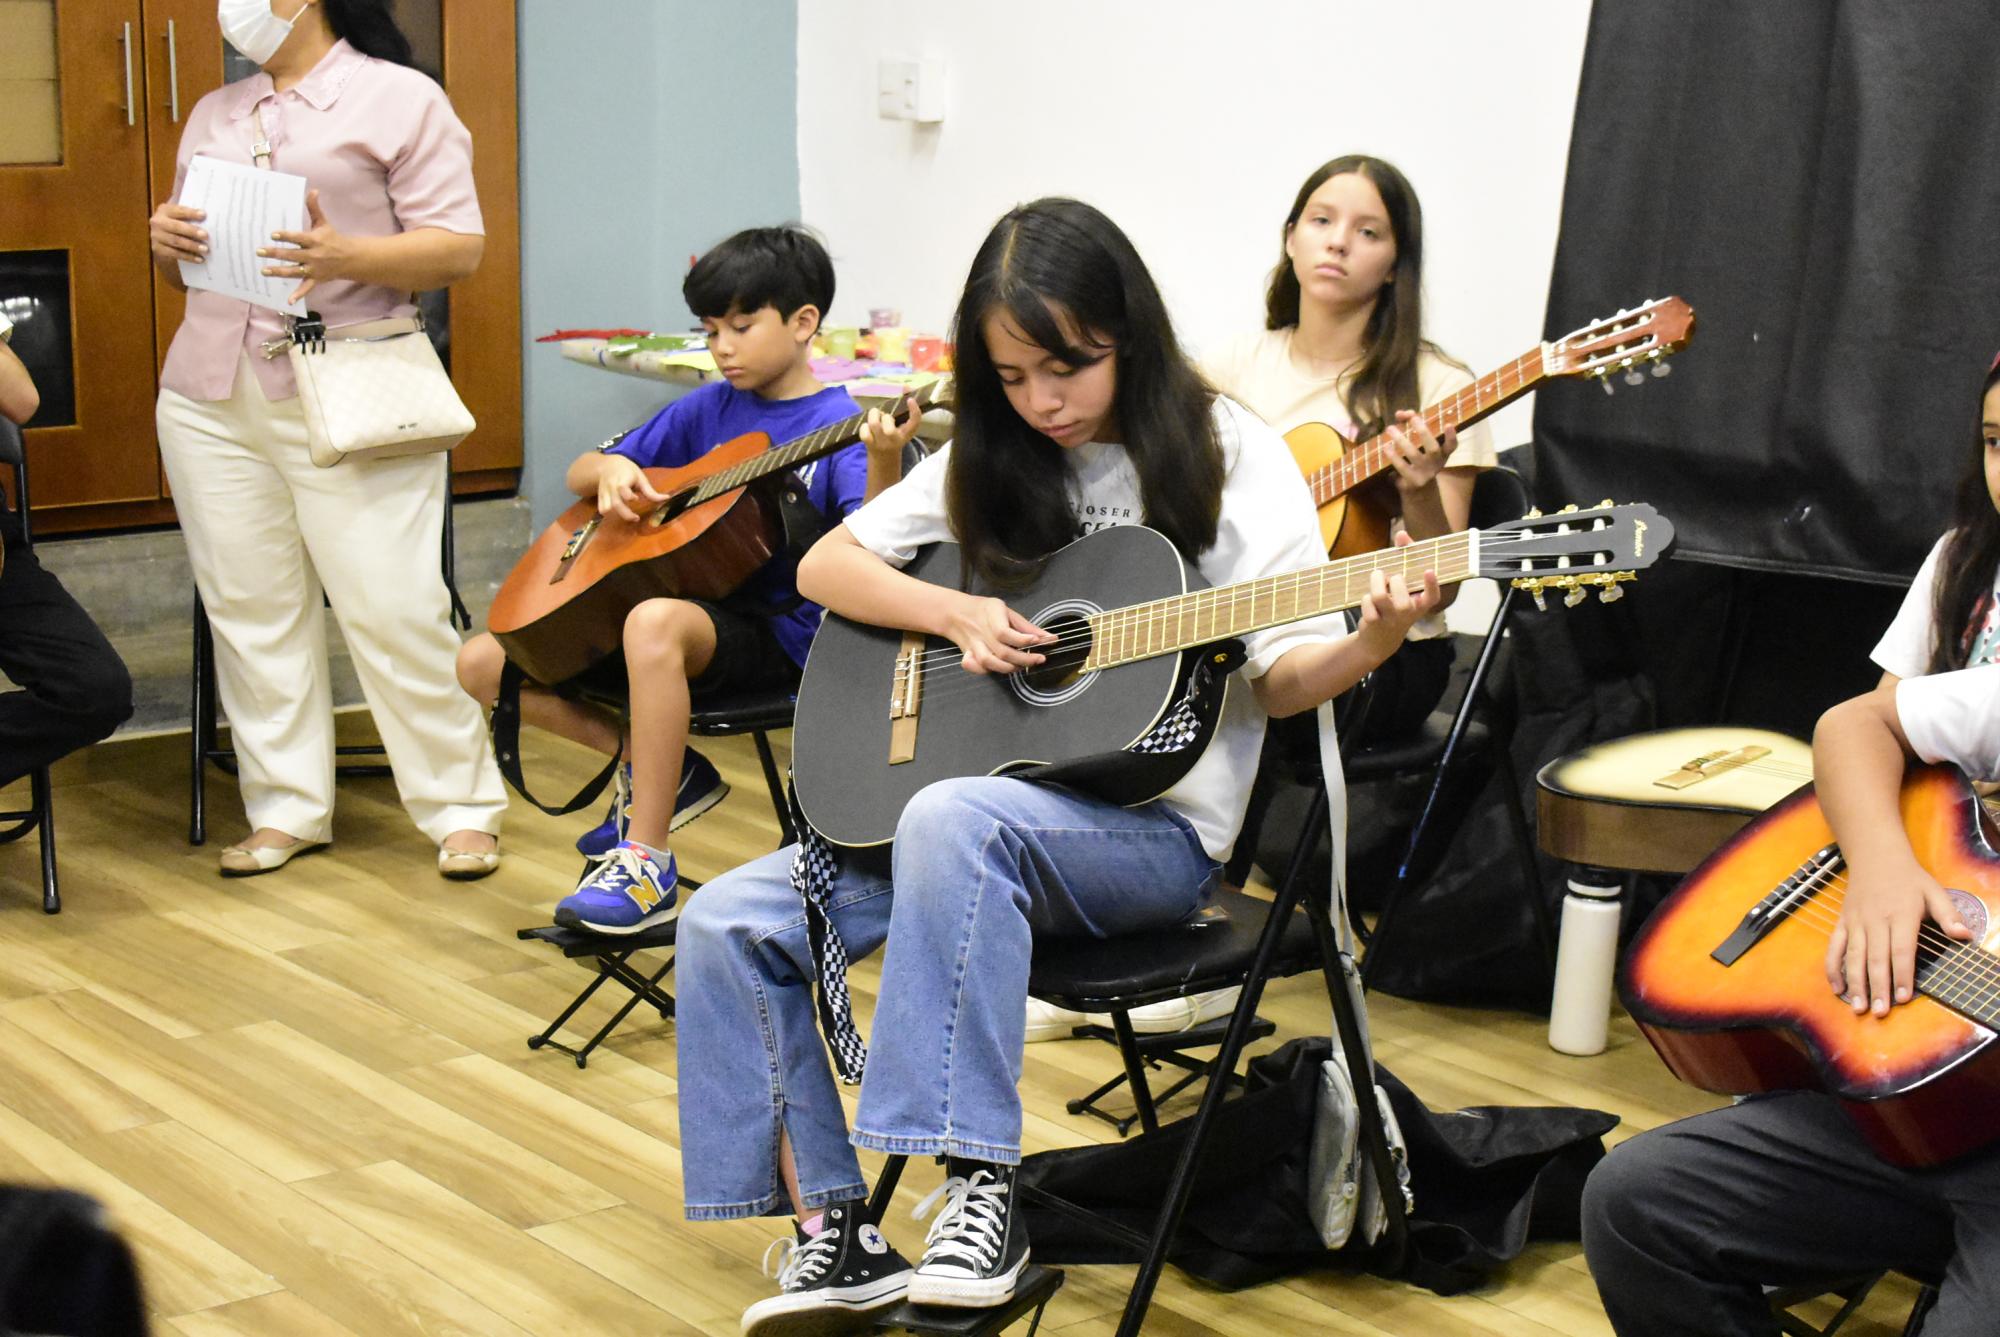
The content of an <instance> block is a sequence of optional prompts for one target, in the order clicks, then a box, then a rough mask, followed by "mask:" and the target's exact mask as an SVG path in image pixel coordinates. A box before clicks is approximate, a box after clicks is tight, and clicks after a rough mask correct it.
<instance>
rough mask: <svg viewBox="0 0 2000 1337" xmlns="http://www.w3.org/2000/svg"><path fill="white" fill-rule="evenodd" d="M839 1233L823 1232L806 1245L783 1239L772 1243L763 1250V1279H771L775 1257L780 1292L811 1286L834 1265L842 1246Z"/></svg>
mask: <svg viewBox="0 0 2000 1337" xmlns="http://www.w3.org/2000/svg"><path fill="white" fill-rule="evenodd" d="M838 1233H839V1232H837V1231H832V1230H822V1231H821V1232H820V1233H819V1234H817V1235H814V1236H813V1237H812V1238H811V1239H809V1240H807V1241H806V1242H805V1243H804V1244H801V1243H799V1242H798V1241H797V1240H795V1239H785V1238H783V1237H780V1238H778V1239H774V1240H772V1241H771V1244H770V1247H769V1248H767V1249H765V1250H764V1264H763V1266H764V1275H765V1276H767V1277H768V1276H770V1275H771V1255H772V1254H773V1253H776V1254H778V1274H777V1275H778V1289H779V1290H781V1291H786V1292H790V1291H795V1290H803V1289H804V1288H805V1287H807V1286H810V1285H812V1284H813V1283H814V1282H815V1281H818V1280H819V1279H820V1277H821V1276H822V1275H824V1274H825V1272H826V1270H827V1268H829V1267H831V1266H832V1265H833V1256H834V1254H836V1253H838V1252H839V1246H840V1241H839V1239H838V1238H837V1236H838ZM781 1250H782V1252H780V1251H781Z"/></svg>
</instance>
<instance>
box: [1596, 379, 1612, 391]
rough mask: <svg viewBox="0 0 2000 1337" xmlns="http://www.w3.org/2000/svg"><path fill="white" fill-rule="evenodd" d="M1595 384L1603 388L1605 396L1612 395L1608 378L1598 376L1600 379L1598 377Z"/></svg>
mask: <svg viewBox="0 0 2000 1337" xmlns="http://www.w3.org/2000/svg"><path fill="white" fill-rule="evenodd" d="M1597 383H1598V384H1599V385H1601V386H1603V387H1604V393H1605V394H1607V395H1608V394H1611V393H1612V389H1611V378H1610V377H1608V376H1600V377H1598V378H1597Z"/></svg>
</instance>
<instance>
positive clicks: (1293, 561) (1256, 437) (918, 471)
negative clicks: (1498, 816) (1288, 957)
mask: <svg viewBox="0 0 2000 1337" xmlns="http://www.w3.org/2000/svg"><path fill="white" fill-rule="evenodd" d="M1214 414H1215V425H1216V435H1217V438H1218V440H1219V441H1220V443H1221V445H1222V451H1223V459H1224V465H1225V468H1226V473H1225V475H1224V478H1223V486H1222V514H1221V520H1220V523H1219V525H1218V527H1217V532H1216V540H1215V545H1214V546H1213V547H1211V548H1210V549H1209V550H1208V551H1207V552H1204V553H1202V554H1201V555H1200V556H1199V557H1198V558H1197V559H1196V561H1195V563H1194V566H1195V569H1196V570H1198V571H1199V572H1200V573H1201V576H1202V578H1203V579H1204V580H1206V581H1208V582H1209V584H1211V585H1228V584H1233V583H1235V582H1237V581H1241V580H1253V579H1256V578H1258V577H1260V576H1271V575H1278V574H1281V573H1284V572H1287V571H1299V570H1304V569H1306V568H1308V567H1312V566H1317V565H1320V564H1322V563H1324V562H1325V561H1326V552H1325V549H1324V548H1323V547H1322V546H1321V543H1320V537H1319V523H1318V518H1317V513H1316V511H1315V509H1314V507H1313V501H1312V494H1311V493H1310V492H1309V491H1308V490H1307V489H1306V484H1305V479H1304V477H1303V475H1301V474H1300V473H1299V470H1298V466H1297V465H1296V464H1295V463H1294V462H1293V460H1292V456H1291V453H1290V452H1289V451H1288V450H1287V449H1286V448H1285V443H1284V442H1283V441H1282V440H1281V439H1280V438H1279V437H1278V435H1277V433H1275V432H1273V431H1272V430H1271V429H1270V428H1269V427H1267V426H1266V425H1265V424H1264V423H1262V422H1260V421H1258V419H1257V418H1256V416H1255V415H1254V414H1252V413H1250V412H1249V411H1248V410H1246V409H1244V408H1243V407H1242V406H1241V405H1239V404H1236V403H1234V402H1233V401H1231V400H1229V399H1226V398H1220V397H1218V398H1217V399H1216V401H1215V408H1214ZM951 450H952V447H951V446H950V445H949V444H947V445H946V446H944V447H943V448H942V449H940V450H939V451H937V452H936V453H935V454H933V455H932V456H931V457H930V458H929V459H927V460H925V461H924V462H923V463H922V464H920V465H918V466H917V467H916V468H915V469H913V470H911V471H910V473H909V474H908V476H906V477H905V478H904V479H903V481H902V482H900V483H898V484H896V485H895V486H894V487H892V488H889V489H888V490H886V491H884V492H883V493H882V494H881V495H879V496H877V497H876V498H875V499H874V500H873V501H871V502H869V503H868V504H867V505H865V506H863V507H862V508H861V509H860V510H858V511H855V512H854V513H853V514H852V515H850V516H848V517H847V520H846V522H845V523H846V525H847V528H848V531H849V532H850V533H851V534H852V535H853V536H854V538H855V539H856V541H858V542H859V543H860V544H861V546H862V547H864V548H867V549H868V550H869V551H870V552H872V553H874V554H875V555H876V556H878V557H880V558H882V559H883V560H884V561H886V562H889V563H891V564H892V565H895V566H902V565H905V564H906V563H908V562H909V561H911V560H912V559H913V558H914V557H915V556H916V555H917V550H918V549H920V548H922V547H925V546H926V545H928V544H932V543H938V542H943V541H947V540H951V539H953V538H954V535H953V533H952V530H951V524H950V520H949V517H948V515H947V512H946V506H945V486H944V484H945V471H946V469H947V467H948V466H949V464H950V458H951ZM1063 463H1064V464H1065V465H1067V466H1068V468H1069V470H1070V475H1069V500H1070V509H1071V512H1072V513H1073V514H1074V515H1075V517H1076V520H1077V525H1078V528H1079V529H1080V530H1083V531H1089V530H1094V529H1103V528H1107V527H1110V526H1114V525H1135V524H1141V523H1144V505H1143V503H1142V502H1141V500H1140V496H1139V478H1138V473H1137V471H1136V470H1135V469H1134V468H1133V467H1132V462H1131V459H1130V458H1129V457H1128V456H1127V455H1126V453H1125V449H1124V447H1123V446H1119V445H1114V444H1111V443H1108V442H1090V443H1088V444H1085V445H1079V446H1075V447H1072V448H1070V449H1068V450H1067V451H1065V452H1064V454H1063ZM1346 632H1347V624H1346V621H1345V619H1344V618H1342V617H1341V616H1340V615H1339V614H1329V615H1326V616H1323V617H1318V618H1311V619H1308V620H1305V621H1302V622H1294V623H1290V624H1288V625H1285V626H1281V627H1274V628H1271V629H1270V630H1268V631H1261V632H1256V633H1253V634H1251V635H1249V636H1246V637H1244V638H1243V640H1244V648H1245V651H1246V653H1247V655H1248V658H1247V660H1246V662H1245V664H1244V666H1243V668H1242V670H1241V672H1242V674H1243V676H1244V677H1246V678H1258V677H1262V676H1263V675H1264V674H1265V673H1267V672H1269V671H1270V669H1271V666H1272V665H1273V664H1275V663H1277V661H1278V660H1279V659H1280V658H1281V657H1282V656H1283V655H1284V654H1285V653H1286V652H1287V651H1289V650H1291V649H1293V648H1294V647H1296V646H1300V645H1307V644H1313V643H1318V642H1325V641H1331V640H1338V639H1339V638H1340V637H1341V636H1344V635H1345V634H1346ZM1265 720H1266V716H1265V715H1264V712H1263V710H1262V709H1261V708H1260V707H1259V706H1258V705H1257V701H1256V697H1255V696H1254V695H1253V694H1252V693H1251V692H1249V691H1248V690H1245V688H1244V684H1242V683H1232V684H1231V685H1230V688H1229V691H1228V694H1227V696H1226V698H1225V704H1224V706H1223V712H1222V718H1221V719H1220V720H1219V721H1218V723H1217V726H1216V731H1215V736H1214V738H1213V739H1211V740H1210V742H1209V745H1208V749H1207V750H1206V751H1205V752H1204V753H1203V754H1202V757H1201V760H1200V761H1198V762H1196V763H1195V765H1194V768H1193V769H1192V770H1190V771H1189V772H1188V773H1187V775H1186V776H1184V777H1183V778H1182V779H1181V781H1180V783H1179V784H1177V785H1175V786H1174V787H1173V788H1172V789H1170V790H1168V791H1167V792H1166V793H1165V794H1163V795H1162V796H1161V801H1163V802H1165V803H1166V804H1167V805H1168V806H1170V807H1172V808H1173V809H1174V810H1175V811H1176V812H1178V813H1179V814H1180V815H1181V816H1182V817H1184V818H1186V819H1187V821H1188V823H1189V824H1190V825H1191V826H1193V827H1194V829H1195V832H1196V834H1197V835H1199V836H1200V838H1201V843H1202V848H1203V849H1205V850H1207V851H1208V854H1209V856H1210V857H1211V858H1214V859H1217V860H1227V859H1228V857H1229V854H1230V851H1231V849H1232V848H1233V847H1234V846H1235V843H1236V835H1237V832H1238V831H1239V830H1240V829H1241V827H1242V825H1243V809H1244V805H1245V804H1246V803H1247V802H1248V800H1249V794H1250V782H1251V780H1252V778H1253V777H1254V776H1255V774H1256V770H1257V760H1258V756H1259V754H1260V752H1261V750H1262V746H1263V738H1264V724H1265ZM1330 778H1331V779H1332V780H1333V781H1334V783H1336V784H1337V783H1338V776H1337V774H1336V775H1335V776H1333V777H1330ZM1340 810H1341V809H1339V808H1336V811H1337V812H1338V811H1340Z"/></svg>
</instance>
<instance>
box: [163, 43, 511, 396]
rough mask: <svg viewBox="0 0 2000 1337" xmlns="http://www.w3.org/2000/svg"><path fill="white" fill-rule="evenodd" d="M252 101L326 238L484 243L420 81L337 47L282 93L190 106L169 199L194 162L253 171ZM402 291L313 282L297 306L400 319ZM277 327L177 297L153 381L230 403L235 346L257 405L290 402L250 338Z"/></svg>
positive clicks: (288, 384) (230, 90) (435, 105)
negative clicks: (418, 234) (421, 234)
mask: <svg viewBox="0 0 2000 1337" xmlns="http://www.w3.org/2000/svg"><path fill="white" fill-rule="evenodd" d="M260 103H261V104H262V105H263V108H264V128H265V131H266V133H268V134H269V135H270V137H271V167H272V169H273V170H274V171H279V172H292V173H295V174H296V175H299V176H303V177H304V178H305V179H306V184H307V187H308V188H309V189H314V190H317V191H319V206H320V210H321V212H322V213H324V214H325V215H326V221H327V222H328V223H330V224H331V225H332V226H333V228H334V229H335V230H336V231H339V232H346V233H351V234H353V235H355V236H361V237H388V236H394V235H395V234H396V233H399V232H407V231H410V230H411V229H413V228H422V227H434V228H442V229H443V230H445V231H447V232H458V233H464V234H467V235H471V236H483V235H485V231H486V227H485V223H484V222H483V221H482V220H481V218H480V216H479V200H478V198H477V196H475V195H474V193H473V187H472V136H471V135H470V134H468V133H467V132H466V129H465V125H464V123H463V122H461V121H460V120H459V119H458V115H457V113H456V112H454V111H452V109H451V102H450V100H449V99H447V98H446V97H445V94H444V90H443V89H442V88H439V87H438V86H437V84H436V83H434V82H433V81H432V80H431V79H430V77H429V76H427V75H425V74H423V73H421V72H419V71H417V70H413V69H409V68H407V67H405V66H402V65H396V64H392V63H390V62H389V61H385V60H377V59H375V58H374V57H372V56H364V55H362V54H361V53H360V52H359V51H356V50H355V49H354V48H353V47H351V46H349V45H348V44H347V43H346V41H344V40H342V41H338V42H335V43H334V44H333V49H332V50H331V51H328V52H327V53H326V55H325V56H324V57H323V58H321V60H320V62H319V64H317V65H315V66H313V69H312V73H310V74H308V75H307V76H306V77H305V78H304V79H301V80H300V81H299V82H298V84H297V85H296V86H295V87H292V88H289V89H287V90H285V91H284V92H282V93H279V92H275V91H274V90H273V88H272V83H271V76H270V75H268V74H262V73H259V74H256V75H252V76H251V77H250V78H248V79H243V80H239V81H238V82H236V83H233V84H226V85H224V86H223V87H221V88H218V89H216V90H215V91H214V92H212V93H210V94H208V96H206V97H204V98H202V100H201V101H199V102H197V103H195V105H194V110H193V111H191V112H190V113H188V120H187V129H186V130H185V131H183V132H182V134H181V143H180V152H179V154H178V163H179V169H178V171H176V172H175V174H174V195H175V197H176V198H178V197H179V195H180V190H181V181H182V179H183V178H185V176H186V175H187V166H188V160H189V159H190V158H192V157H193V156H194V155H195V154H197V153H202V154H206V155H208V156H209V157H211V158H223V159H227V160H229V161H231V162H240V163H248V164H251V165H253V166H254V165H255V162H256V160H255V158H254V157H253V156H252V154H251V146H252V145H253V144H255V143H256V140H257V120H256V118H255V117H254V116H253V115H252V114H251V113H252V111H253V110H254V109H255V108H256V107H257V106H258V104H260ZM409 298H410V294H408V293H406V292H398V291H396V290H395V289H393V288H383V287H378V286H375V285H372V284H366V283H349V282H345V281H336V282H329V283H321V284H319V285H317V286H316V287H315V288H314V289H313V290H312V292H311V293H310V294H309V295H308V296H307V298H306V305H308V306H310V307H311V308H312V309H313V310H315V311H317V312H319V313H320V314H321V315H322V316H324V317H325V318H326V321H327V323H328V324H329V325H338V324H344V323H346V322H348V321H354V320H373V319H376V318H377V317H380V316H388V315H409V314H410V313H411V312H413V311H415V310H416V307H415V306H414V305H413V304H412V303H411V302H410V300H409ZM284 332H285V317H284V315H283V313H281V312H278V311H273V310H271V309H270V308H269V307H263V306H253V305H252V304H250V303H249V302H241V301H238V300H236V299H235V298H233V297H224V296H222V295H221V294H220V293H214V292H208V291H206V290H201V289H197V290H195V291H192V292H190V293H188V296H187V316H186V317H185V319H183V320H182V321H181V327H180V329H179V331H177V332H176V333H175V335H174V342H173V346H172V347H170V348H169V349H168V350H167V362H166V366H165V367H164V369H162V371H161V372H160V384H161V386H162V387H164V388H165V389H168V390H172V391H174V392H175V393H176V394H180V395H185V396H186V397H187V398H189V399H202V400H216V399H227V398H229V395H230V391H231V389H232V388H233V386H234V385H235V381H236V363H237V356H238V354H239V353H241V352H243V351H245V350H247V351H248V352H249V354H250V361H251V365H252V366H254V367H255V368H256V370H257V381H258V384H259V385H260V386H262V388H263V391H264V395H265V397H266V398H267V399H289V398H291V397H292V396H294V395H296V394H297V393H298V387H297V386H296V385H294V384H293V381H292V366H291V360H290V359H289V358H284V357H275V358H269V359H267V358H265V357H264V356H263V343H264V341H265V340H266V339H275V338H278V337H280V336H282V335H283V334H284Z"/></svg>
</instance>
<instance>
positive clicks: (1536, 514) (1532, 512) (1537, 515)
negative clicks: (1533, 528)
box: [1521, 506, 1542, 520]
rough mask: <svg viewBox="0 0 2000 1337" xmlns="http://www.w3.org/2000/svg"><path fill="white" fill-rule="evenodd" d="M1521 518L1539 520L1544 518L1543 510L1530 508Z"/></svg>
mask: <svg viewBox="0 0 2000 1337" xmlns="http://www.w3.org/2000/svg"><path fill="white" fill-rule="evenodd" d="M1521 518H1522V519H1523V520H1539V519H1541V518H1542V508H1541V507H1539V506H1530V507H1529V508H1528V513H1527V514H1526V515H1524V516H1522V517H1521Z"/></svg>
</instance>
